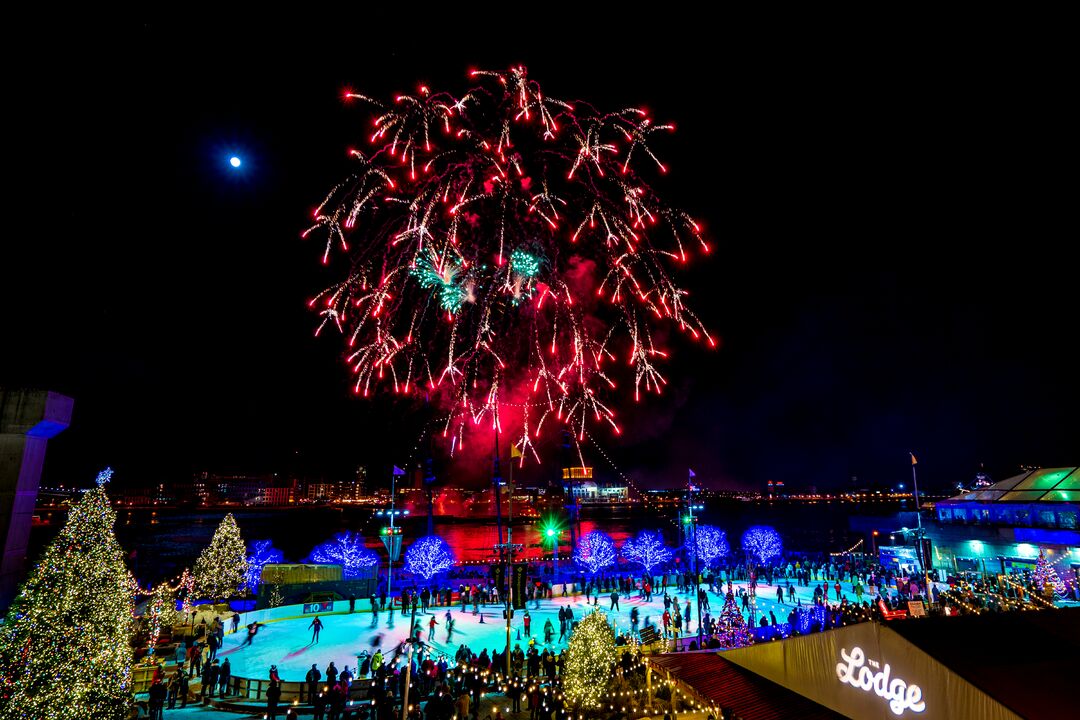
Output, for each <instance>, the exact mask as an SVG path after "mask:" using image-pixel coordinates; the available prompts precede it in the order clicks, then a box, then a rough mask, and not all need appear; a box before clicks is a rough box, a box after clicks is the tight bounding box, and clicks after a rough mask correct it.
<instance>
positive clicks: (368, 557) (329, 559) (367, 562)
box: [309, 532, 379, 580]
mask: <svg viewBox="0 0 1080 720" xmlns="http://www.w3.org/2000/svg"><path fill="white" fill-rule="evenodd" d="M309 559H310V560H311V562H314V563H331V564H335V565H340V566H341V574H342V576H343V577H344V578H345V579H346V580H351V579H353V578H358V577H360V576H361V575H362V574H363V570H364V568H369V567H374V566H376V565H378V564H379V556H378V555H377V554H376V553H375V551H374V550H368V549H367V547H365V546H364V537H363V536H362V535H360V534H356V535H353V534H352V533H349V532H343V533H338V534H337V535H335V536H334V539H333V540H331V541H329V542H324V543H323V544H322V545H319V546H318V547H317V548H315V549H314V550H312V551H311V555H310V556H309Z"/></svg>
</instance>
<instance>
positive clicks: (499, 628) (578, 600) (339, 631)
mask: <svg viewBox="0 0 1080 720" xmlns="http://www.w3.org/2000/svg"><path fill="white" fill-rule="evenodd" d="M780 582H781V584H783V585H784V586H785V589H786V581H783V580H782V581H780ZM741 586H743V584H742V583H736V584H735V587H736V588H738V587H741ZM841 592H842V593H843V594H844V596H846V597H848V598H849V599H850V600H855V599H856V598H855V595H854V593H853V592H852V591H851V584H850V583H843V589H842V591H841ZM668 593H669V594H670V595H672V597H675V596H674V588H668ZM813 593H814V583H812V584H811V586H810V587H796V594H797V598H799V599H801V601H802V603H803V605H808V604H812V603H813ZM757 595H758V601H757V607H758V613H759V616H760V614H761V613H764V614H765V615H768V613H769V611H770V610H772V611H773V612H774V613H775V615H776V618H777V620H779V621H780V622H786V620H787V616H788V613H789V612H790V611H791V605H790V604H786V605H781V604H779V603H778V602H777V601H776V586H775V585H772V586H767V585H763V584H761V583H759V584H758V589H757ZM786 595H787V593H786V592H785V598H786ZM863 597H864V599H866V597H867V596H866V595H864V596H863ZM678 599H679V604H680V607H681V608H683V610H684V612H685V608H686V601H687V600H691V607H692V608H693V614H694V618H693V622H692V624H691V625H690V627H689V629H690V631H691V632H693V633H696V631H697V607H696V605H695V604H694V603H693V594H692V593H680V594H679V595H678ZM829 601H830V602H835V601H836V596H835V593H834V591H833V590H832V589H830V591H829ZM709 603H710V605H711V608H712V610H711V614H712V615H713V617H715V616H716V615H717V614H718V613H719V611H720V608H721V606H722V605H723V598H722V597H718V596H717V595H715V594H714V593H710V594H709ZM610 604H611V603H610V600H609V599H608V597H607V596H604V595H602V596H601V599H600V603H599V607H600V608H601V609H603V610H604V611H605V612H608V614H609V617H611V619H612V620H613V621H614V622H615V623H616V626H617V628H628V627H629V625H630V609H631V608H634V607H636V608H638V615H639V620H640V622H641V625H644V624H645V621H646V618H648V620H649V621H650V622H651V623H652V624H654V625H660V624H661V621H660V618H661V616H662V615H663V613H664V599H663V593H662V592H660V593H656V592H654V593H653V599H652V602H649V603H646V602H644V601H643V600H641V599H639V598H638V597H637V593H636V592H635V593H634V594H633V595H632V596H630V597H623V598H621V599H620V600H619V611H618V612H611V611H609V607H610ZM567 605H569V606H570V607H571V608H572V609H573V611H574V619H575V620H580V619H581V618H582V617H584V615H585V614H586V612H587V608H586V605H585V601H584V596H583V595H572V596H569V597H566V598H563V597H555V598H553V599H551V600H541V601H540V608H539V609H536V603H535V602H530V603H529V614H530V615H531V617H532V633H531V634H532V637H533V638H535V639H536V644H537V647H538V648H541V649H542V648H543V647H544V645H545V644H544V643H543V628H544V622H545V621H546V620H548V619H549V618H550V620H551V624H552V626H553V627H554V628H555V638H554V641H553V642H552V643H551V646H552V647H554V648H555V650H556V652H557V651H558V650H559V649H561V648H563V647H565V646H566V642H565V641H564V642H562V643H559V642H558V635H559V618H558V611H559V607H565V606H567ZM447 609H448V608H446V607H439V608H433V609H432V610H431V611H429V612H428V613H427V614H426V615H425V614H423V613H422V612H419V611H418V612H417V622H419V623H420V624H421V625H422V627H423V628H424V633H423V639H424V640H425V641H429V638H428V632H427V629H428V623H429V621H430V620H431V618H432V617H434V618H435V619H436V622H438V625H437V626H436V628H435V638H434V642H433V644H434V645H435V647H436V648H438V649H439V650H441V651H443V652H446V653H448V654H449V655H450V656H451V657H452V656H453V654H454V653H455V652H456V651H457V648H458V645H459V644H461V643H464V644H465V645H468V646H469V648H470V649H472V650H473V651H474V652H476V653H479V652H480V651H481V650H483V649H485V648H486V649H487V650H488V652H489V653H490V652H491V650H493V649H495V648H502V647H504V645H505V642H506V640H505V638H506V624H505V621H504V620H503V619H502V608H501V607H496V606H494V605H491V606H487V607H483V608H481V610H482V613H481V615H482V616H483V621H484V622H483V623H481V622H480V615H473V613H472V607H471V606H470V608H469V610H468V611H467V612H462V611H461V605H460V604H459V605H456V606H454V607H453V608H451V609H450V610H451V612H452V614H453V618H454V623H455V625H454V634H453V638H452V640H451V641H450V642H447V637H446V612H447ZM522 615H523V611H522V610H518V611H517V612H516V613H515V616H514V621H513V625H512V630H511V632H512V640H513V641H514V642H519V640H518V635H519V633H520V635H521V639H520V642H521V646H522V648H523V649H525V648H526V644H527V643H528V638H526V637H525V634H524V629H523V625H522V620H521V618H522ZM320 617H321V618H322V620H323V623H324V627H323V630H322V633H321V635H320V637H319V643H318V644H312V643H311V631H310V630H308V629H307V627H308V625H309V623H310V622H311V619H310V618H298V619H295V620H282V621H280V622H274V623H270V624H268V625H266V626H264V627H261V628H260V629H259V632H258V634H257V635H256V636H255V640H254V642H253V643H252V645H251V646H249V647H240V644H241V642H243V640H244V637H245V635H246V633H245V632H244V628H243V627H241V628H240V632H238V633H236V634H232V635H227V636H226V637H225V645H224V647H223V648H222V649H221V650H220V651H219V652H218V657H228V658H229V662H230V663H231V665H232V674H233V675H234V676H239V677H249V678H265V677H267V676H268V672H269V670H270V666H271V665H277V667H278V672H279V673H280V675H281V678H282V680H289V681H300V680H303V679H304V676H305V674H306V673H307V671H308V669H309V668H310V667H311V664H312V663H315V664H316V665H318V667H319V670H320V671H325V669H326V666H327V665H328V664H329V663H330V662H331V661H333V662H334V664H335V665H336V666H337V668H338V670H342V669H344V667H345V666H346V665H347V666H349V668H350V669H351V670H353V671H354V672H355V671H356V666H357V662H356V657H357V655H358V654H360V653H361V652H363V651H368V652H373V651H374V647H375V646H377V645H381V647H382V648H383V652H384V653H386V649H387V648H390V647H394V646H395V645H397V644H398V643H400V642H401V641H403V640H404V639H405V638H406V637H407V636H408V630H409V622H410V617H406V616H403V615H401V613H400V612H397V613H394V614H393V617H392V618H391V617H388V614H387V613H385V612H383V613H380V614H379V616H378V623H377V624H376V623H373V618H372V615H371V612H370V611H368V610H364V611H362V612H359V611H358V612H356V613H353V614H351V615H348V614H335V615H322V616H320ZM685 634H686V628H685V626H684V635H685Z"/></svg>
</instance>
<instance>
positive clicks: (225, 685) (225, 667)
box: [218, 658, 232, 697]
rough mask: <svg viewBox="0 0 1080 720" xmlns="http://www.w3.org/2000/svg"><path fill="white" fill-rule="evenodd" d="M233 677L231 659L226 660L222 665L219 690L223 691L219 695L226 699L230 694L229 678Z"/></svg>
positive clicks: (219, 673)
mask: <svg viewBox="0 0 1080 720" xmlns="http://www.w3.org/2000/svg"><path fill="white" fill-rule="evenodd" d="M231 677H232V665H231V664H230V663H229V658H225V662H223V663H221V668H220V670H219V672H218V688H219V689H220V690H221V692H220V693H219V695H221V697H225V695H226V693H228V692H229V678H231Z"/></svg>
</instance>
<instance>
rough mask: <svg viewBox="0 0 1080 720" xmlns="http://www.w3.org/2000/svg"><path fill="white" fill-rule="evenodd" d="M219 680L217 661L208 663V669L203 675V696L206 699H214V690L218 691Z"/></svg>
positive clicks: (205, 669) (206, 668)
mask: <svg viewBox="0 0 1080 720" xmlns="http://www.w3.org/2000/svg"><path fill="white" fill-rule="evenodd" d="M217 680H218V666H217V661H216V660H212V661H210V662H208V663H206V667H205V668H203V673H202V696H203V699H204V700H205V699H206V698H212V697H214V690H216V689H217Z"/></svg>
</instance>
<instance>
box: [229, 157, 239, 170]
mask: <svg viewBox="0 0 1080 720" xmlns="http://www.w3.org/2000/svg"><path fill="white" fill-rule="evenodd" d="M229 164H230V165H232V166H233V167H234V168H238V167H240V158H238V157H236V156H235V155H233V156H232V157H231V158H229Z"/></svg>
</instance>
